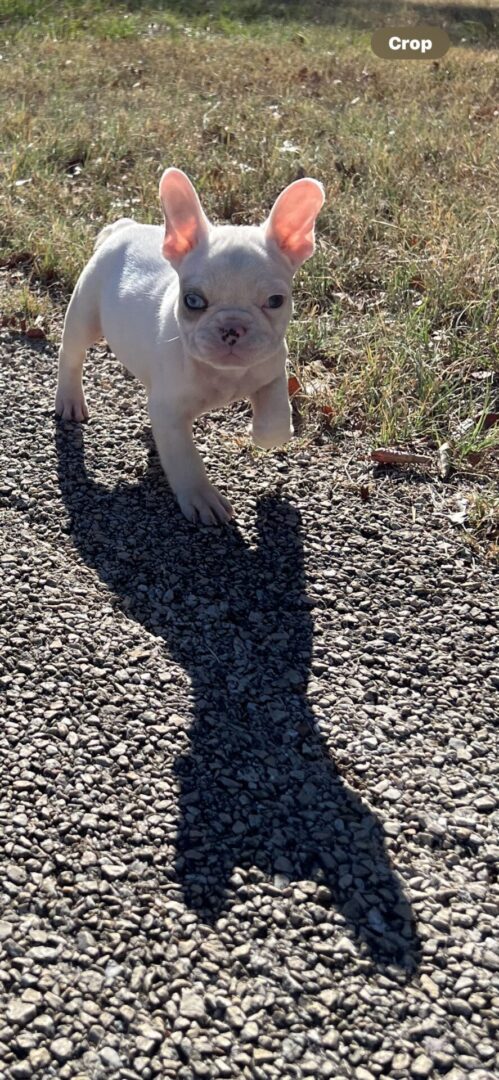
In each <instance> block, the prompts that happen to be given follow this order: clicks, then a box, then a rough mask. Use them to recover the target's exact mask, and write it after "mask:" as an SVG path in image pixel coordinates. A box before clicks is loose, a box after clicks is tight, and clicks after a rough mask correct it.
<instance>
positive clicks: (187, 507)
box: [148, 398, 234, 525]
mask: <svg viewBox="0 0 499 1080" xmlns="http://www.w3.org/2000/svg"><path fill="white" fill-rule="evenodd" d="M148 407H149V416H150V418H151V424H152V430H153V435H154V441H155V443H156V446H157V449H158V454H159V457H160V460H161V464H162V466H163V469H164V471H165V473H166V475H167V477H168V482H169V484H170V487H171V489H172V491H173V492H174V494H175V495H176V497H177V500H178V503H179V506H180V509H181V511H182V513H183V514H184V516H185V517H186V518H187V520H188V521H194V522H195V521H198V520H200V521H202V523H203V524H204V525H215V524H216V523H217V521H222V522H226V521H228V520H229V518H231V517H232V515H233V513H234V511H233V509H232V506H231V504H230V502H229V500H228V499H226V498H225V496H224V495H221V494H220V492H219V491H217V489H216V488H215V487H213V484H210V482H209V480H208V477H207V475H206V472H205V468H204V465H203V462H202V460H201V457H200V455H199V453H198V451H197V450H196V447H195V445H194V441H193V438H192V423H191V421H190V420H188V419H187V418H186V417H185V416H179V415H178V414H176V413H174V412H173V410H172V408H171V405H170V406H168V405H167V404H166V403H165V402H164V401H162V400H161V399H155V398H150V399H149V403H148Z"/></svg>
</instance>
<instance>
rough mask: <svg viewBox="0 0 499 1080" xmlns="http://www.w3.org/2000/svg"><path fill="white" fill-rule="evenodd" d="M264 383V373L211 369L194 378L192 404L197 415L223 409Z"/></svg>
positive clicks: (245, 396)
mask: <svg viewBox="0 0 499 1080" xmlns="http://www.w3.org/2000/svg"><path fill="white" fill-rule="evenodd" d="M261 384H262V375H261V374H260V375H257V374H256V373H255V372H251V371H249V372H248V371H246V372H237V371H235V372H233V371H221V372H218V371H215V370H214V371H209V372H207V373H203V375H202V376H201V377H199V375H198V377H197V378H196V379H195V380H194V382H193V385H192V405H193V409H194V410H195V413H196V415H197V416H200V415H201V414H202V413H205V412H210V411H211V410H212V409H222V408H224V407H225V406H226V405H230V404H231V402H233V401H241V399H242V398H247V397H248V396H249V395H250V394H252V393H253V392H254V391H255V390H257V389H258V388H259V386H260V385H261Z"/></svg>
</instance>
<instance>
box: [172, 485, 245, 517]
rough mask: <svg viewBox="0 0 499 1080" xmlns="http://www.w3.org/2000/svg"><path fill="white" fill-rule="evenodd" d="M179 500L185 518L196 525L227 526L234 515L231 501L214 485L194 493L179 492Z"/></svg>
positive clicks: (206, 486)
mask: <svg viewBox="0 0 499 1080" xmlns="http://www.w3.org/2000/svg"><path fill="white" fill-rule="evenodd" d="M177 499H178V504H179V506H180V509H181V511H182V513H183V515H184V517H186V518H187V520H188V521H192V522H194V523H198V522H201V523H202V524H203V525H217V524H218V523H219V522H222V524H226V522H227V521H229V520H230V518H231V517H232V516H233V514H234V510H233V508H232V506H231V504H230V502H229V500H228V499H226V498H225V495H221V494H220V492H219V491H217V489H216V488H215V487H213V485H212V484H206V485H205V486H204V487H202V488H198V489H197V490H194V491H178V492H177Z"/></svg>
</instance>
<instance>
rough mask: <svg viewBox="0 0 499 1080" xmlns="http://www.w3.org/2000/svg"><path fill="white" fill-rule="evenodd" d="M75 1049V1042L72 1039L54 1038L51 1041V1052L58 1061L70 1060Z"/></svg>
mask: <svg viewBox="0 0 499 1080" xmlns="http://www.w3.org/2000/svg"><path fill="white" fill-rule="evenodd" d="M73 1051H74V1043H72V1042H71V1039H65V1038H61V1039H54V1041H53V1042H51V1043H50V1052H51V1054H52V1055H53V1056H54V1057H55V1058H57V1060H58V1061H61V1062H63V1061H69V1060H70V1058H71V1057H72V1056H73Z"/></svg>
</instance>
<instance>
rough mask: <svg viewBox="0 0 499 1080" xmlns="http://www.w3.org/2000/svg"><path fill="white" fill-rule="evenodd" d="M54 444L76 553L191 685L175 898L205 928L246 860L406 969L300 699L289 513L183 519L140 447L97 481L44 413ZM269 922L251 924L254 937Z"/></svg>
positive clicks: (398, 897) (379, 849) (361, 814)
mask: <svg viewBox="0 0 499 1080" xmlns="http://www.w3.org/2000/svg"><path fill="white" fill-rule="evenodd" d="M56 449H57V462H58V476H59V483H60V490H61V493H62V498H63V501H64V504H65V506H66V509H67V513H68V515H69V519H70V527H69V531H70V534H71V536H72V539H73V541H74V543H75V545H76V546H77V548H78V550H79V552H80V555H81V557H82V559H83V560H84V562H85V563H86V564H87V566H89V567H92V568H93V570H94V571H95V572H96V573H97V574H98V576H99V578H100V579H101V580H102V581H103V582H105V584H106V585H107V586H108V587H109V588H110V589H111V590H113V592H114V593H115V594H116V595H117V596H118V597H119V598H120V604H121V606H122V608H123V610H124V611H125V612H126V614H127V616H128V617H129V618H131V619H134V620H136V621H138V622H139V623H141V624H142V625H143V626H144V627H146V629H147V630H148V631H149V632H150V633H152V634H154V635H155V636H157V637H160V638H162V639H163V640H164V641H165V643H166V645H167V648H168V651H169V654H170V655H171V657H172V658H173V659H174V661H175V662H176V663H177V664H179V665H181V666H182V667H183V668H184V670H185V671H186V672H187V673H188V675H189V677H190V680H191V688H192V701H193V705H192V708H193V716H194V718H193V721H192V726H191V729H190V732H189V735H190V749H189V751H188V752H187V753H184V754H180V755H179V756H178V758H177V760H176V764H175V773H176V777H177V780H178V784H179V787H180V796H179V825H178V832H177V837H176V862H175V867H174V868H173V867H172V868H170V870H173V871H174V873H175V875H176V877H177V880H178V881H179V883H180V886H181V889H182V891H183V895H184V899H185V902H186V904H187V905H188V906H189V907H190V908H191V910H193V911H195V912H196V913H197V914H198V915H199V917H200V918H202V919H203V920H204V921H205V922H208V923H209V924H214V923H215V922H216V920H217V918H218V917H219V916H220V914H221V913H222V912H223V911H224V909H225V907H226V905H227V902H228V900H229V896H230V895H231V890H232V891H233V884H232V885H231V878H232V876H233V875H234V872H236V873H237V868H242V869H243V870H247V871H249V878H250V880H251V875H252V874H255V868H257V871H256V872H257V874H258V871H259V872H260V875H261V874H262V873H263V874H264V875H265V876H266V877H267V878H269V879H270V880H271V881H273V884H274V888H275V890H276V893H277V894H279V892H280V891H281V890H286V887H287V885H288V884H296V883H301V884H302V888H303V889H304V891H305V893H307V891H308V893H310V892H311V890H310V886H309V884H308V883H310V882H311V881H312V882H315V883H316V885H317V887H318V895H319V898H320V903H321V905H322V906H324V905H325V906H326V907H327V908H328V909H330V910H331V914H330V915H329V914H328V918H330V919H333V920H334V919H336V922H340V924H342V925H344V927H345V929H347V928H348V929H349V931H350V935H351V936H353V938H354V939H355V942H356V943H357V946H358V947H359V948H360V949H361V951H362V952H364V953H365V954H367V956H368V957H370V958H371V959H372V960H373V961H374V962H375V964H376V965H377V966H384V965H386V964H395V965H396V966H397V967H398V968H399V969H401V970H403V971H405V972H407V973H410V972H412V971H414V969H415V968H416V966H417V964H418V961H419V956H420V942H419V937H418V934H417V931H416V929H415V926H414V921H413V918H412V914H411V909H410V906H409V904H408V901H407V900H406V898H405V896H404V892H403V890H402V887H401V884H400V882H399V880H398V877H397V875H396V874H395V872H394V870H393V869H392V867H391V865H390V860H389V857H388V854H387V851H386V849H385V845H384V840H383V831H382V828H381V825H380V823H379V821H378V819H377V817H376V816H375V814H373V812H372V811H371V810H370V809H369V808H368V807H367V806H366V805H365V803H363V801H362V799H361V798H360V797H359V796H358V795H357V794H356V793H355V792H354V791H352V789H351V788H350V787H349V786H347V784H346V783H345V781H344V780H343V779H342V777H341V775H340V773H339V771H338V769H337V767H336V766H335V764H334V761H333V759H332V757H331V754H330V752H329V750H328V747H327V744H326V742H325V740H324V739H323V738H322V736H321V735H320V733H319V731H318V729H317V723H316V718H315V717H314V715H313V713H312V710H311V708H310V706H309V704H308V702H307V684H308V680H309V677H310V671H311V658H312V638H313V623H312V617H311V611H310V600H309V598H308V597H307V592H306V581H305V573H304V560H303V544H302V535H301V523H300V517H299V514H298V513H297V511H296V509H295V508H294V507H293V506H292V505H291V504H290V503H289V502H288V501H287V499H285V498H282V497H280V496H266V497H263V498H261V499H259V501H258V503H257V506H256V530H257V542H256V544H251V545H250V544H249V543H248V542H247V541H246V540H245V539H244V538H243V537H242V535H241V533H240V532H239V530H238V528H237V525H235V524H234V523H231V524H230V526H228V527H220V528H206V527H204V528H203V527H196V526H193V525H190V524H189V523H188V522H186V521H185V520H184V519H183V518H182V517H181V515H180V511H179V510H178V507H177V506H176V503H175V502H174V500H173V497H172V495H171V493H170V492H169V491H168V488H167V486H166V482H165V480H164V478H163V475H162V473H161V470H160V466H159V462H158V461H157V458H156V456H155V455H154V456H153V457H151V458H150V461H149V465H148V468H147V470H146V472H145V474H144V475H143V477H142V479H141V480H140V481H139V482H137V483H120V484H119V485H118V486H117V487H115V488H113V489H109V488H108V487H106V486H105V485H104V484H102V483H99V482H97V481H95V480H94V479H92V477H91V476H90V475H89V474H88V472H87V470H86V467H85V453H84V436H83V431H82V430H81V429H80V428H77V427H75V425H71V424H64V423H63V422H60V421H59V422H58V424H57V429H56ZM331 691H332V692H334V682H333V683H331V684H330V685H329V687H328V692H329V693H331ZM239 884H240V883H239ZM319 886H320V888H319ZM232 894H233V893H232ZM313 899H314V897H311V900H313ZM338 916H340V918H338ZM270 929H271V927H270V925H267V923H266V922H265V920H264V919H260V920H259V929H258V930H257V933H258V934H259V935H260V936H261V937H262V938H264V937H265V936H266V935H267V933H268V932H269V931H270Z"/></svg>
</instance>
